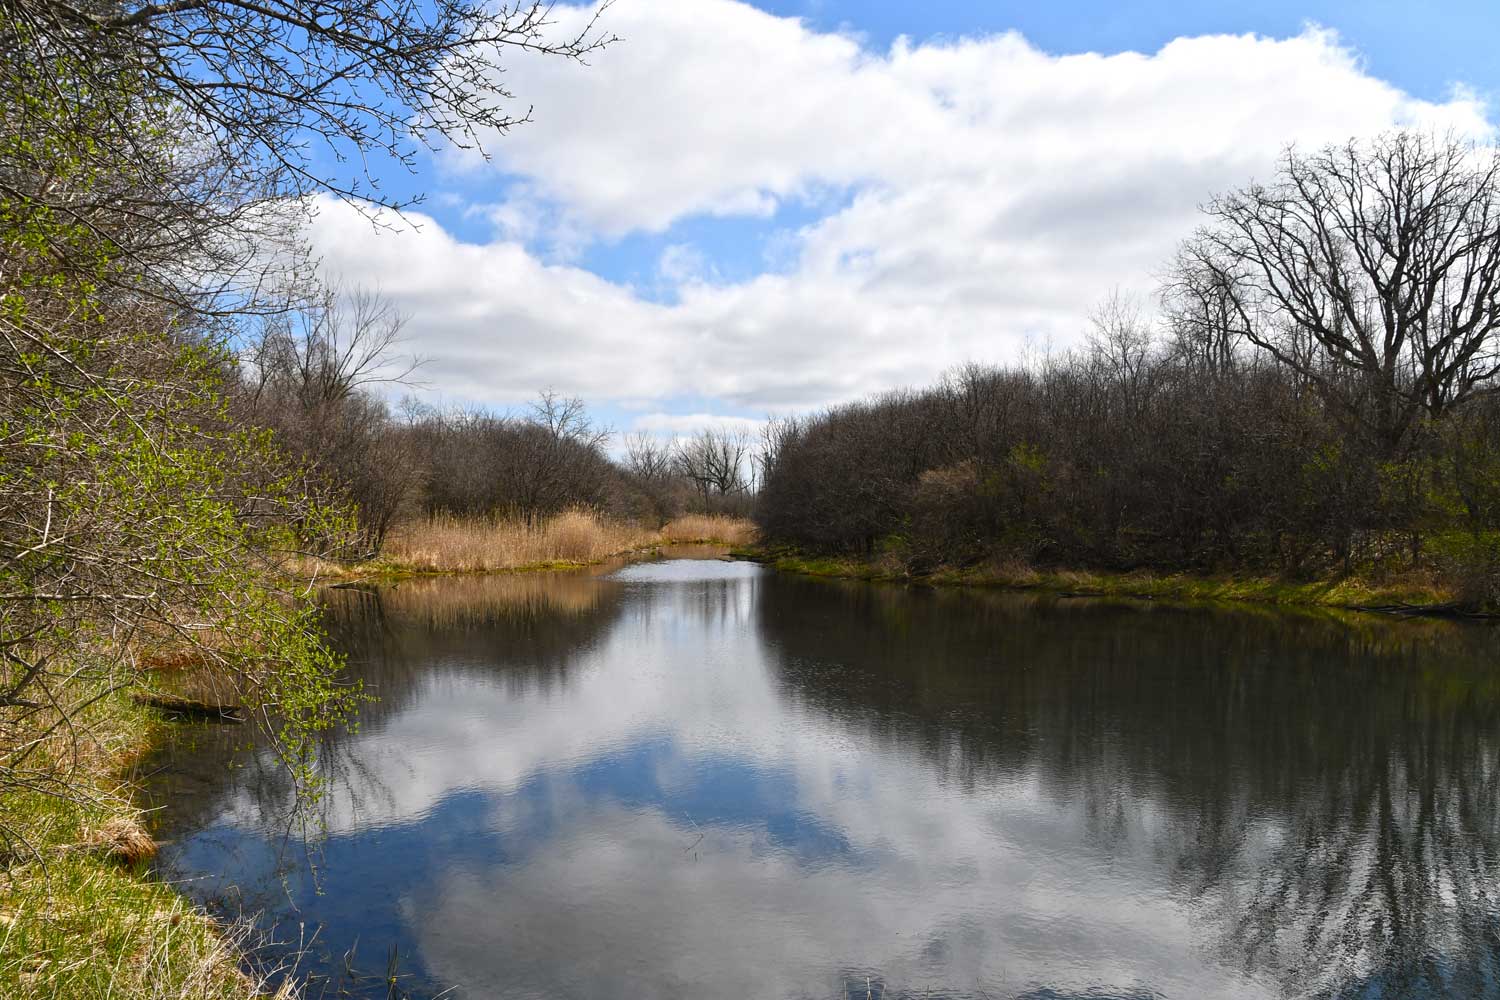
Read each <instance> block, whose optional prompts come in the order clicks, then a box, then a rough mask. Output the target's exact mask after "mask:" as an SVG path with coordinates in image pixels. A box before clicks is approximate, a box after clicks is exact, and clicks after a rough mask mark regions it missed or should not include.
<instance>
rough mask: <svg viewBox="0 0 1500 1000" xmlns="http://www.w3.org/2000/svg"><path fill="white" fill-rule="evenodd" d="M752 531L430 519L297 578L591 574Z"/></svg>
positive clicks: (566, 516)
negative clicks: (357, 556) (577, 570)
mask: <svg viewBox="0 0 1500 1000" xmlns="http://www.w3.org/2000/svg"><path fill="white" fill-rule="evenodd" d="M754 539H755V528H754V526H753V525H752V524H751V523H750V522H749V521H747V520H744V519H743V518H733V517H727V516H724V515H718V514H713V515H705V514H691V515H686V516H684V517H680V518H677V519H675V520H673V521H671V522H669V523H668V524H666V525H665V526H664V527H662V528H659V529H657V528H648V527H645V526H642V525H639V524H632V523H629V522H624V521H616V520H611V519H609V518H606V517H602V516H600V515H598V514H594V513H592V512H590V511H567V512H565V513H562V514H559V515H557V516H556V517H552V518H548V519H546V520H543V521H538V522H530V523H528V522H526V521H522V520H517V519H505V518H461V517H435V518H430V519H427V520H422V521H411V522H407V523H405V524H402V525H398V526H397V527H396V528H395V529H393V530H392V532H391V534H390V537H389V538H388V539H387V540H386V543H385V545H384V546H383V547H382V548H381V551H380V554H379V555H378V556H377V557H375V558H373V559H368V560H364V561H361V562H353V563H337V562H330V561H326V560H304V561H301V562H297V563H295V564H293V565H291V566H290V567H289V569H290V570H291V572H293V573H294V574H295V575H297V576H301V577H304V578H305V577H317V578H319V579H341V580H342V579H360V578H369V577H383V576H410V575H418V574H429V573H499V572H518V571H524V570H545V569H567V568H573V567H580V566H593V565H597V564H599V563H602V562H606V561H608V560H610V559H617V558H622V557H628V556H634V555H644V554H649V553H650V552H652V551H654V550H656V549H658V548H660V547H662V546H665V545H690V544H709V545H726V546H744V545H748V544H751V543H752V542H753V541H754Z"/></svg>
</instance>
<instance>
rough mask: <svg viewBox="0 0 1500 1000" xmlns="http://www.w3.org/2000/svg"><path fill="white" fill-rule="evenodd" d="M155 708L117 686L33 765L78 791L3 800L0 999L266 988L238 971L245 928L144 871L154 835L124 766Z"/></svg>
mask: <svg viewBox="0 0 1500 1000" xmlns="http://www.w3.org/2000/svg"><path fill="white" fill-rule="evenodd" d="M159 725H160V723H159V722H158V721H156V718H155V717H154V715H153V714H152V713H150V712H148V711H147V710H145V709H143V708H141V707H139V706H137V705H134V704H133V703H131V702H130V700H129V699H128V698H126V697H124V696H123V695H122V694H118V693H117V694H115V695H111V696H108V697H104V698H101V699H100V700H98V701H96V702H95V703H94V704H93V705H91V706H90V707H89V708H88V709H87V711H86V713H85V714H84V716H83V717H81V718H79V719H78V720H77V730H76V732H77V735H78V738H79V740H80V744H81V745H80V746H78V747H77V748H76V752H69V753H67V754H65V755H64V754H61V752H56V753H54V750H55V748H53V747H51V746H50V745H49V746H44V747H43V748H42V749H41V750H40V751H39V756H41V757H49V756H56V757H57V758H58V759H57V760H55V761H50V762H48V761H42V762H39V764H38V766H50V767H53V768H55V769H58V770H60V771H61V770H65V771H66V777H67V780H68V783H69V786H70V787H72V788H74V789H76V791H77V793H78V794H77V796H76V797H66V796H60V795H56V794H51V793H50V792H48V791H27V790H17V791H12V792H10V793H8V794H6V795H4V796H3V797H0V817H3V825H4V827H5V829H6V833H7V837H8V839H6V840H5V841H4V846H5V848H6V851H5V852H4V854H5V856H4V858H3V861H0V996H3V997H5V998H6V1000H51V998H56V997H69V998H79V1000H86V998H99V1000H104V998H109V1000H187V998H198V1000H228V998H246V1000H248V998H252V997H260V996H265V995H266V994H267V992H268V991H267V990H266V988H265V986H266V984H265V982H264V981H259V982H257V981H254V980H252V979H251V978H249V977H247V976H246V975H245V974H244V973H243V972H242V971H241V968H240V961H241V958H242V955H243V951H242V948H243V946H244V945H246V944H247V943H248V935H249V933H250V932H249V928H248V925H242V926H238V927H233V928H231V927H225V926H222V925H219V924H216V923H214V922H213V921H211V920H209V919H208V918H207V917H206V916H205V915H204V914H203V913H202V912H201V911H200V910H198V909H196V908H195V907H194V906H193V905H192V904H190V903H189V902H188V901H187V900H185V899H184V898H183V897H182V896H180V895H179V894H178V893H177V892H176V891H175V890H174V889H172V888H171V887H170V886H168V885H165V884H163V883H160V882H156V881H154V880H152V879H151V878H150V877H149V876H147V875H146V874H145V869H144V863H145V861H146V860H147V859H148V858H149V857H150V856H151V855H152V854H153V853H154V852H155V850H156V843H155V841H153V840H152V839H151V836H150V835H149V834H148V833H147V832H146V829H145V827H144V826H143V824H142V822H141V820H142V815H141V813H140V810H139V809H137V808H136V807H135V805H134V804H133V803H132V801H131V792H132V788H131V786H130V784H129V783H128V781H127V780H126V775H125V773H124V772H125V771H126V770H127V769H129V768H130V767H131V765H132V763H133V761H135V760H136V759H138V758H139V756H140V755H141V754H142V753H144V752H145V751H146V750H147V749H148V748H149V747H150V746H151V745H152V743H153V742H154V740H155V738H156V735H157V731H158V726H159Z"/></svg>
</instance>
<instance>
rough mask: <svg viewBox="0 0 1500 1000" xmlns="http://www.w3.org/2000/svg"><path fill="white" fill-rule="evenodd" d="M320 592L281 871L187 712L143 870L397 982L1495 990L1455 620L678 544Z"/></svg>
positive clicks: (280, 849)
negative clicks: (947, 587)
mask: <svg viewBox="0 0 1500 1000" xmlns="http://www.w3.org/2000/svg"><path fill="white" fill-rule="evenodd" d="M329 600H330V621H331V622H332V623H333V626H334V628H335V631H336V633H337V635H338V637H339V641H340V642H341V643H343V644H344V645H345V647H346V648H348V649H349V650H350V651H351V655H352V657H353V658H354V659H355V660H356V661H357V662H358V665H359V666H358V669H359V670H360V672H361V674H362V676H364V677H365V678H366V682H367V684H369V686H370V687H371V688H372V689H374V690H376V691H377V692H378V693H379V694H380V696H381V698H382V700H381V701H380V702H379V703H378V704H375V705H372V706H370V708H369V710H368V711H367V712H366V714H365V717H364V718H363V720H362V724H361V727H360V730H359V732H358V733H357V734H355V735H345V736H341V737H339V738H338V739H336V740H334V741H332V742H331V743H330V745H329V746H328V747H327V748H326V766H327V767H328V769H329V773H330V774H332V775H333V776H334V777H335V778H336V780H335V781H334V782H333V784H332V787H331V790H330V793H329V794H328V795H327V796H326V798H325V799H324V801H323V802H322V803H321V804H320V809H321V822H322V827H321V832H320V833H319V835H318V836H317V837H316V838H315V841H316V846H317V850H316V852H315V853H314V854H313V856H312V859H313V862H314V864H312V865H310V864H309V863H308V859H307V857H305V856H304V855H302V854H301V853H299V852H297V851H287V850H286V849H285V846H286V844H287V843H288V841H287V838H286V837H285V832H286V830H287V829H288V823H289V822H290V821H291V820H290V817H292V816H294V815H295V812H294V810H293V809H292V808H291V807H292V802H291V801H290V792H289V790H288V789H287V788H286V787H285V785H284V783H283V782H281V781H280V780H279V778H278V776H277V773H276V771H275V769H274V767H270V766H268V765H269V762H268V761H267V759H266V758H265V757H264V755H261V754H258V753H257V752H256V751H255V750H254V748H238V747H236V746H235V745H234V742H233V737H226V736H223V735H222V732H223V731H219V733H218V734H216V733H215V732H213V731H197V732H196V733H195V735H196V737H197V739H196V740H195V743H196V745H194V746H184V747H180V748H178V749H177V750H176V751H174V752H173V753H172V755H171V760H170V761H169V764H170V766H169V768H168V769H167V770H166V771H165V772H163V775H162V778H161V783H160V785H159V788H158V794H159V795H160V796H161V797H162V799H163V800H164V801H166V802H168V803H169V808H168V809H166V810H164V812H163V814H162V815H163V817H164V819H165V822H166V823H168V824H170V826H171V828H170V829H168V830H166V831H164V834H163V835H164V836H168V837H172V838H173V841H174V842H173V843H172V845H171V846H170V848H169V850H168V852H167V853H166V855H165V861H164V863H165V864H166V865H167V866H168V868H169V870H170V871H171V872H172V873H173V874H175V875H178V876H194V877H197V878H198V881H196V882H194V883H193V885H194V886H195V891H197V892H199V893H200V894H201V895H202V897H203V898H206V899H214V900H220V901H224V902H229V903H230V904H232V905H244V906H246V907H247V908H249V909H263V910H265V912H266V914H267V917H266V920H267V922H268V923H277V924H278V925H279V928H280V931H281V935H282V936H283V937H284V938H293V939H295V938H296V937H297V936H298V935H299V934H303V933H305V931H303V930H299V929H298V928H299V927H305V928H313V927H318V928H320V939H319V940H320V943H321V947H322V949H323V950H324V953H326V954H327V955H329V956H336V955H338V954H339V953H341V952H342V951H343V950H345V949H347V948H348V947H349V946H350V945H351V944H353V943H354V942H355V940H356V939H357V940H359V941H362V942H366V943H367V944H368V945H373V946H374V947H375V948H377V949H378V950H377V951H376V954H377V955H382V954H383V953H384V948H385V947H386V946H387V945H388V944H396V945H398V946H399V948H400V950H401V952H402V954H403V955H404V956H406V957H405V959H404V960H403V967H404V971H405V972H406V973H408V974H409V975H410V978H409V979H407V980H406V981H405V986H406V988H407V989H409V990H410V991H412V993H413V994H414V995H424V994H433V993H436V992H438V991H440V990H442V989H444V988H449V987H454V988H456V990H457V992H456V995H457V996H462V997H476V998H477V997H511V996H515V997H522V996H614V995H619V996H695V997H697V996H713V995H742V994H746V993H749V994H753V995H764V996H792V997H795V996H829V995H841V994H842V995H847V996H851V997H852V996H860V997H866V996H869V997H875V996H898V995H933V996H975V997H980V996H985V997H1027V998H1043V997H1048V998H1062V997H1084V996H1087V997H1095V998H1101V997H1120V998H1125V997H1129V998H1137V997H1157V996H1165V997H1277V996H1297V997H1301V996H1320V997H1321V996H1340V997H1411V996H1500V985H1497V956H1500V940H1497V936H1496V935H1497V924H1496V915H1497V913H1500V902H1497V900H1496V899H1495V898H1494V894H1495V891H1496V890H1495V889H1494V886H1495V885H1496V884H1497V883H1496V878H1495V876H1496V874H1497V872H1496V870H1495V868H1496V847H1497V844H1496V837H1497V830H1496V817H1497V815H1500V813H1497V811H1496V806H1497V802H1496V780H1495V752H1494V751H1495V746H1494V737H1493V735H1492V734H1493V733H1494V732H1495V731H1496V730H1495V723H1496V721H1497V718H1496V709H1497V705H1500V697H1497V694H1500V686H1497V680H1496V677H1495V676H1494V673H1493V668H1492V664H1493V663H1494V662H1495V658H1494V652H1495V637H1494V634H1493V633H1491V632H1490V631H1488V630H1484V629H1477V628H1472V627H1457V626H1446V625H1441V624H1435V623H1409V622H1403V623H1394V624H1392V623H1386V622H1380V621H1375V620H1365V619H1360V620H1336V619H1330V618H1326V617H1294V616H1286V615H1267V614H1262V613H1250V612H1223V611H1217V612H1210V611H1202V610H1184V609H1172V608H1161V607H1152V606H1150V605H1110V604H1102V603H1091V602H1077V601H1059V600H1038V599H1034V598H1026V597H1018V596H1014V595H995V594H969V593H959V592H922V591H907V590H902V589H896V588H881V587H870V586H863V585H853V586H846V585H839V584H828V583H819V582H813V581H805V580H799V579H795V578H787V577H778V576H771V575H767V574H764V573H763V572H762V571H760V570H759V569H758V568H756V567H753V566H748V565H745V564H736V563H723V562H708V561H705V562H667V563H653V564H647V565H641V566H636V567H631V568H628V569H626V570H623V571H620V572H617V573H614V574H613V575H611V576H609V577H605V578H599V577H592V576H570V577H553V576H521V577H490V578H474V579H468V580H446V581H426V582H423V583H420V584H403V585H402V586H401V587H399V588H397V589H394V590H391V589H381V590H378V591H374V592H351V591H339V592H333V593H331V594H330V595H329ZM216 735H217V736H218V738H217V740H216V738H215V737H216ZM239 735H241V738H242V734H239ZM231 761H233V762H234V764H235V765H236V766H235V768H234V769H232V770H231V769H229V768H228V767H226V764H227V763H229V762H231ZM381 989H382V991H383V987H382V988H381ZM381 995H383V992H382V994H381Z"/></svg>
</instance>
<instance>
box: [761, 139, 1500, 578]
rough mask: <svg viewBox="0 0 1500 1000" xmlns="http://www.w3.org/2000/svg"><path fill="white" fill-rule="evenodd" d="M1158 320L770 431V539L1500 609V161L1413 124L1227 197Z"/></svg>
mask: <svg viewBox="0 0 1500 1000" xmlns="http://www.w3.org/2000/svg"><path fill="white" fill-rule="evenodd" d="M1203 215H1204V219H1203V222H1202V224H1201V226H1200V227H1199V228H1198V229H1197V231H1196V232H1194V233H1193V234H1191V235H1190V236H1189V237H1188V238H1187V239H1186V240H1185V241H1184V242H1183V243H1182V244H1181V246H1180V248H1179V250H1178V252H1177V254H1176V255H1175V257H1174V259H1173V260H1171V261H1170V262H1169V264H1168V266H1167V267H1166V268H1165V271H1164V275H1163V279H1162V283H1161V288H1160V303H1161V309H1160V310H1159V311H1158V312H1157V315H1156V316H1154V317H1150V318H1148V317H1147V316H1146V315H1145V314H1144V311H1143V310H1142V309H1141V308H1139V307H1138V306H1136V305H1133V304H1132V303H1131V302H1129V301H1127V300H1124V299H1122V298H1121V297H1119V296H1115V297H1112V298H1111V299H1109V300H1108V301H1106V302H1105V303H1104V304H1103V305H1102V306H1101V307H1100V308H1099V309H1098V310H1096V312H1095V314H1094V316H1093V317H1092V323H1091V331H1090V335H1089V338H1088V340H1087V343H1086V345H1085V346H1084V347H1083V348H1081V349H1078V350H1074V351H1070V352H1067V353H1064V354H1060V355H1057V356H1052V357H1048V358H1046V359H1044V360H1042V361H1040V362H1039V363H1035V364H1029V365H1012V366H1002V367H995V366H983V365H967V366H964V367H962V368H959V369H958V370H956V371H953V372H951V373H950V374H949V375H948V376H946V377H945V378H944V379H943V380H942V381H941V382H940V383H939V384H937V385H934V386H931V387H929V388H926V389H921V390H906V391H899V392H893V393H888V394H885V395H882V396H879V397H876V398H872V399H868V400H865V401H862V402H858V403H854V404H851V405H846V406H839V407H834V408H831V409H828V410H826V411H823V412H821V413H817V414H813V415H811V416H808V417H804V418H792V419H786V420H782V421H780V422H776V423H774V424H773V425H772V428H771V430H770V432H769V434H768V437H767V446H766V451H765V455H764V467H765V472H764V480H763V488H762V489H761V491H760V494H759V497H758V501H757V508H756V517H757V520H758V522H759V523H760V525H761V527H762V528H763V530H764V532H765V533H766V535H767V536H768V537H769V538H770V539H772V540H774V541H777V542H781V543H789V544H793V545H797V546H801V547H804V548H807V549H812V550H818V551H828V552H843V553H857V554H862V555H876V554H879V555H880V556H882V557H883V558H887V559H889V560H891V561H893V562H894V563H896V564H897V565H899V566H900V567H901V568H903V569H905V570H906V571H909V572H914V573H922V572H926V571H929V570H931V569H932V568H934V567H936V566H939V565H955V566H964V565H973V564H976V563H981V562H985V561H1007V560H1012V561H1019V562H1025V563H1029V564H1033V565H1038V566H1054V567H1071V568H1089V569H1105V570H1132V569H1142V568H1144V569H1152V570H1163V571H1174V570H1192V571H1224V572H1236V571H1251V572H1257V573H1260V572H1267V573H1278V574H1285V575H1288V576H1292V577H1297V578H1308V577H1318V576H1324V575H1329V574H1347V573H1368V574H1375V575H1380V574H1385V573H1396V572H1400V573H1418V574H1433V575H1436V576H1439V577H1441V578H1443V579H1444V580H1447V581H1450V582H1453V583H1455V584H1456V585H1458V586H1459V587H1460V588H1461V589H1462V591H1463V593H1464V595H1465V597H1466V598H1467V599H1469V600H1472V601H1475V602H1479V603H1487V604H1489V603H1494V602H1495V600H1496V599H1497V597H1500V589H1497V588H1500V574H1497V568H1500V402H1497V399H1496V387H1497V382H1496V375H1497V372H1500V337H1497V330H1500V160H1497V156H1496V151H1495V150H1494V149H1492V148H1487V147H1476V146H1473V145H1470V144H1467V143H1464V142H1461V141H1457V140H1454V139H1449V138H1435V137H1431V136H1428V135H1425V134H1422V133H1418V132H1414V131H1400V132H1394V133H1390V134H1387V135H1384V136H1381V137H1379V138H1377V139H1374V140H1372V141H1368V142H1350V143H1347V144H1344V145H1340V146H1332V147H1328V148H1325V149H1321V150H1318V151H1315V152H1311V153H1304V152H1301V151H1298V150H1296V149H1291V150H1288V151H1287V152H1286V153H1285V155H1284V156H1283V157H1282V159H1281V161H1280V164H1279V168H1278V170H1277V172H1276V175H1275V177H1274V178H1273V179H1272V180H1270V181H1269V182H1267V183H1264V184H1251V185H1248V186H1246V187H1243V188H1240V189H1237V190H1234V191H1230V192H1228V193H1226V194H1223V195H1221V196H1219V197H1216V198H1214V199H1213V200H1212V201H1210V202H1209V203H1208V204H1207V205H1206V206H1205V207H1204V208H1203Z"/></svg>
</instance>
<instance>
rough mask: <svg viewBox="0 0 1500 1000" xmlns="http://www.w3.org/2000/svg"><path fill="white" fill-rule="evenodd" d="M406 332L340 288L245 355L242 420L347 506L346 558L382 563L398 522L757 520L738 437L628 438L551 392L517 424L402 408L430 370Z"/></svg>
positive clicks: (235, 402)
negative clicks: (378, 558)
mask: <svg viewBox="0 0 1500 1000" xmlns="http://www.w3.org/2000/svg"><path fill="white" fill-rule="evenodd" d="M406 322H407V318H406V317H405V316H403V315H402V314H401V313H399V312H398V311H397V310H396V309H395V308H394V307H393V306H392V304H391V303H390V302H389V301H388V300H386V299H385V298H384V297H382V296H381V295H380V293H379V291H378V290H375V289H368V288H361V287H357V286H347V287H346V286H341V285H337V284H333V285H328V286H325V287H322V288H320V289H319V292H318V294H317V296H316V297H315V298H314V299H312V300H311V301H308V302H305V303H303V304H302V305H301V306H300V307H299V308H296V309H291V310H287V311H283V312H278V313H277V314H275V315H273V316H269V317H262V318H261V319H260V320H259V322H258V323H257V324H256V325H255V326H254V327H253V329H252V330H251V331H250V332H248V333H247V334H246V335H244V336H243V337H242V338H241V340H240V342H239V343H238V350H237V359H238V360H237V364H236V367H235V372H234V377H233V378H232V379H231V380H230V383H229V391H230V399H231V407H232V409H233V411H234V412H235V414H236V415H237V417H238V418H239V420H240V421H241V422H243V423H244V424H246V425H253V426H259V427H265V428H269V429H270V430H271V431H273V433H274V438H275V440H276V442H277V443H278V445H279V446H280V447H281V448H282V449H283V450H285V451H286V452H287V453H288V454H289V455H290V456H292V457H294V458H295V459H296V460H297V461H298V463H299V464H300V467H301V468H303V469H305V470H307V473H308V474H309V475H310V476H311V477H313V478H314V479H315V480H316V481H317V482H318V484H319V485H320V487H321V488H322V489H323V490H324V491H325V492H327V493H328V494H329V495H331V496H333V497H336V498H338V499H340V500H342V501H343V502H344V504H345V506H346V509H347V511H348V512H349V513H350V515H351V517H352V518H353V522H354V531H353V533H352V534H351V535H350V536H349V537H347V538H346V539H345V540H344V541H345V543H346V548H345V549H344V550H343V551H342V553H341V554H342V555H344V556H346V557H352V558H360V557H366V556H373V555H375V554H377V553H378V552H379V550H380V547H381V545H382V544H383V542H384V541H385V539H386V536H387V535H388V534H389V532H390V530H391V528H392V527H394V526H395V525H396V524H397V523H399V522H401V521H403V520H406V521H410V520H422V519H424V518H432V517H438V516H457V517H466V518H481V519H493V518H508V519H516V520H523V521H525V522H527V523H531V524H534V523H537V522H539V521H541V520H545V519H546V518H549V517H552V516H554V515H556V514H559V513H561V512H563V511H564V510H568V509H577V508H586V509H589V510H592V511H594V512H597V513H601V514H604V515H607V516H612V517H615V518H618V519H621V520H629V521H635V522H641V523H649V524H651V525H653V526H659V525H661V524H663V523H665V522H666V521H668V520H670V519H672V518H673V517H676V516H678V515H680V514H684V513H733V514H741V515H746V514H748V513H749V507H750V503H751V498H752V496H753V490H754V475H755V470H756V464H755V462H754V455H753V449H752V443H753V442H752V439H751V437H750V435H749V434H748V432H745V431H742V430H733V429H731V430H721V429H719V428H716V427H705V428H702V429H700V430H698V431H697V432H695V433H692V434H688V435H685V436H682V437H680V438H663V437H658V436H656V435H653V434H650V433H647V432H645V431H638V432H636V433H634V434H632V435H629V436H628V437H625V438H623V439H620V440H617V439H616V435H614V434H613V433H612V432H611V431H610V430H609V429H608V428H606V427H602V426H600V425H599V424H597V423H596V422H595V421H594V419H593V418H592V417H591V416H590V414H589V412H588V409H587V407H586V406H585V404H584V402H583V401H582V400H580V399H578V398H576V397H570V396H565V395H562V394H560V393H557V392H553V391H550V390H546V391H543V392H541V393H539V394H538V395H537V397H536V399H535V400H534V401H533V402H532V403H531V404H529V405H528V406H526V407H523V408H521V409H520V410H518V411H496V410H493V409H489V408H486V407H474V406H446V407H444V406H438V405H433V404H431V403H427V402H424V401H422V400H421V399H420V398H419V397H418V396H415V395H411V394H408V395H407V396H406V397H405V398H404V399H402V400H401V401H399V402H398V403H394V404H393V403H392V402H391V401H390V399H389V398H388V397H389V396H390V395H391V394H392V393H391V388H392V387H393V386H397V387H400V386H406V387H411V386H414V385H416V384H419V383H418V378H419V375H420V369H421V366H422V363H423V359H421V358H418V357H412V356H409V355H407V354H405V353H403V348H404V346H405V344H404V341H403V338H402V333H403V329H404V327H405V325H406ZM330 541H331V540H330Z"/></svg>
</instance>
